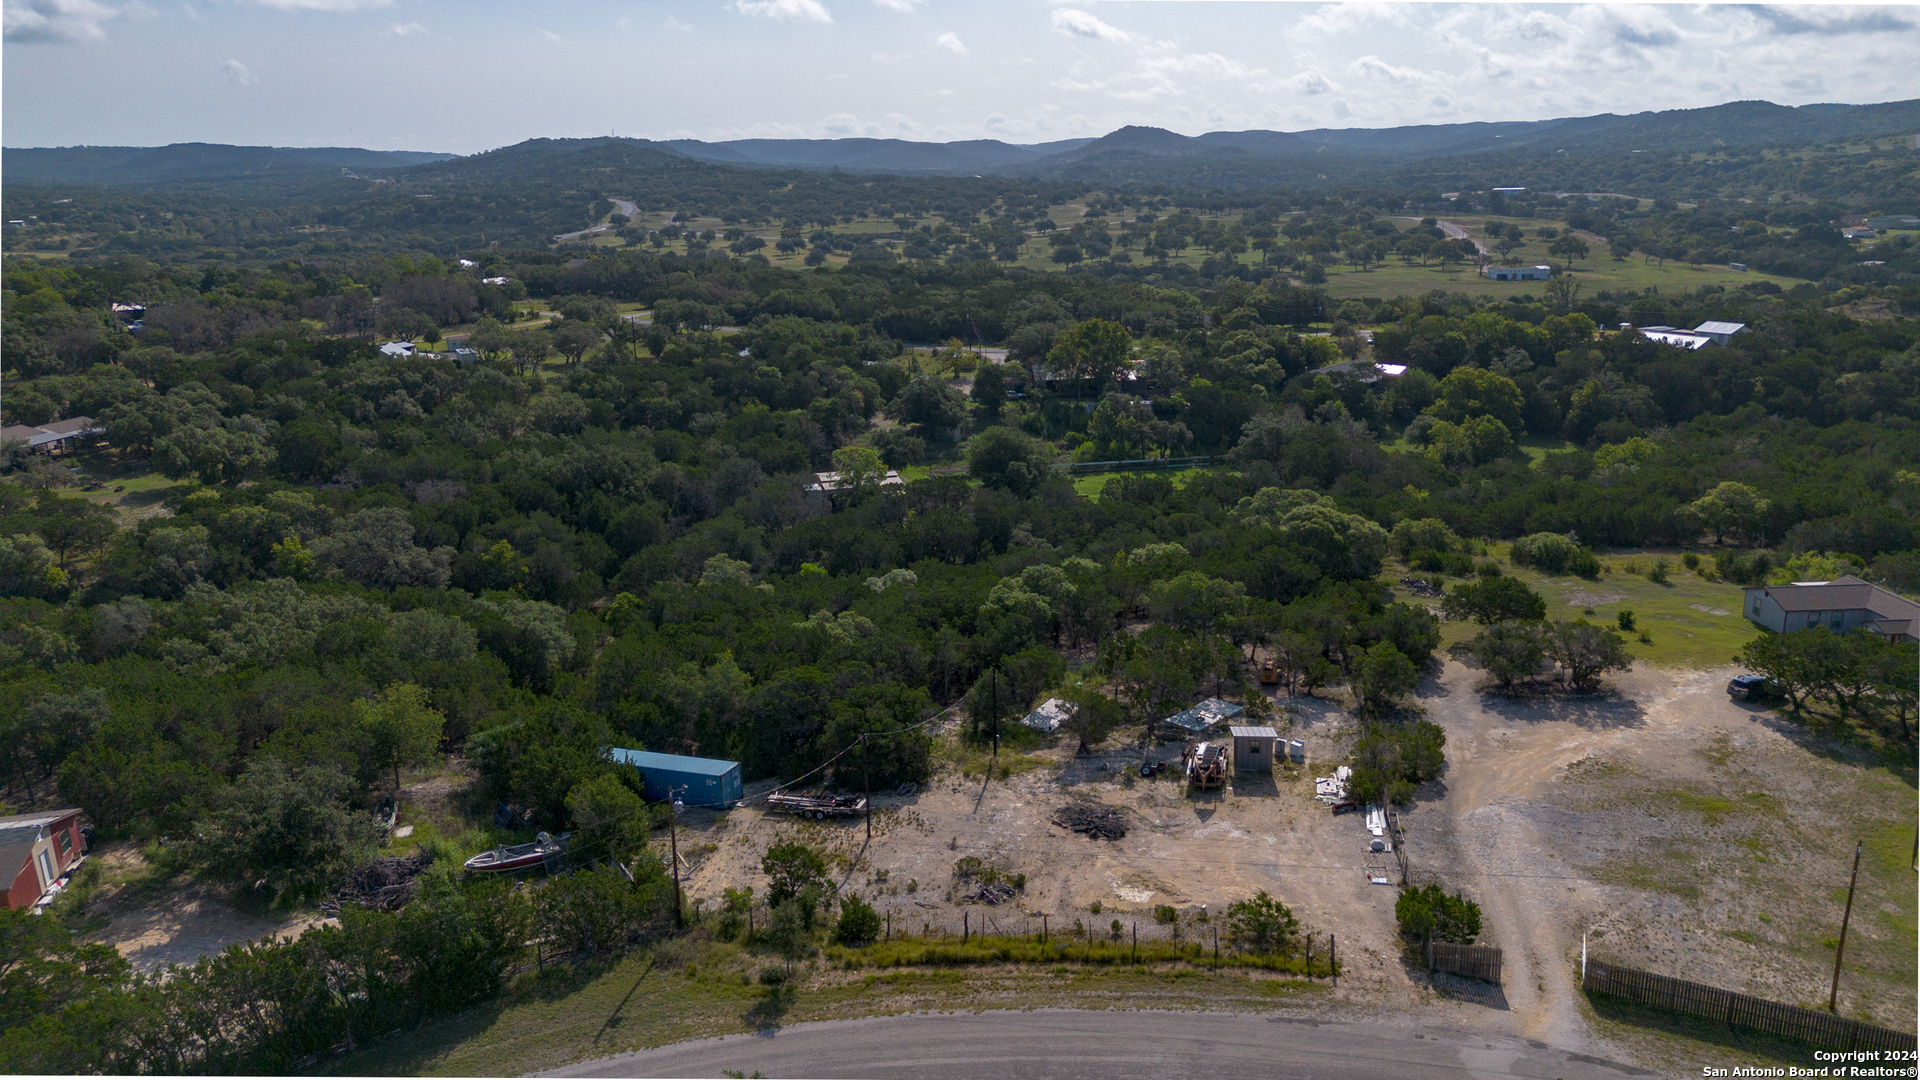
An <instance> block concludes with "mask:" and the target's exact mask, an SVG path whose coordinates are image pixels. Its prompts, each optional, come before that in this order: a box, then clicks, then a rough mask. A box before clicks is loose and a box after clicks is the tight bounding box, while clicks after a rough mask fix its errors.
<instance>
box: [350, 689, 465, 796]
mask: <svg viewBox="0 0 1920 1080" xmlns="http://www.w3.org/2000/svg"><path fill="white" fill-rule="evenodd" d="M429 700H430V699H429V697H428V694H427V691H426V690H425V689H423V688H422V687H419V686H415V685H414V684H412V683H394V684H392V685H391V686H388V687H387V688H386V689H385V690H383V691H381V692H380V693H378V694H376V695H374V696H373V697H372V698H363V699H361V700H359V701H356V702H354V703H353V718H354V725H355V726H356V727H357V728H358V729H359V731H360V737H361V738H362V739H364V740H365V741H366V746H367V756H368V760H369V761H370V763H371V764H372V766H373V767H374V768H375V769H391V770H393V787H394V790H396V791H398V790H399V789H400V769H401V767H402V766H406V765H421V764H424V763H426V762H427V761H429V760H431V759H432V757H433V755H434V754H435V753H437V752H438V751H439V749H440V731H441V729H442V728H443V727H444V726H445V724H446V718H445V717H444V716H441V715H440V713H439V712H438V711H436V710H435V709H434V708H433V706H432V705H431V704H429Z"/></svg>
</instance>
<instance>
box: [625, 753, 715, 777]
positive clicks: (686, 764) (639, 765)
mask: <svg viewBox="0 0 1920 1080" xmlns="http://www.w3.org/2000/svg"><path fill="white" fill-rule="evenodd" d="M607 756H608V757H610V758H612V759H613V760H614V761H616V762H619V763H620V764H622V765H631V766H633V767H634V768H636V769H640V770H643V771H644V770H647V769H671V770H673V771H674V772H685V773H699V774H701V775H703V776H725V775H726V774H727V773H729V772H732V771H733V770H735V769H737V768H739V767H740V763H739V762H737V761H721V760H720V759H719V758H704V757H687V756H686V755H684V754H656V753H654V752H653V751H651V750H627V749H623V748H621V747H618V746H615V747H610V748H609V749H608V750H607Z"/></svg>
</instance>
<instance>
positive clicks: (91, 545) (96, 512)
mask: <svg viewBox="0 0 1920 1080" xmlns="http://www.w3.org/2000/svg"><path fill="white" fill-rule="evenodd" d="M118 530H119V524H118V522H117V521H116V519H115V518H114V516H113V511H111V510H109V509H107V508H106V507H104V506H101V505H100V504H98V503H93V502H88V501H87V500H85V499H63V498H60V497H59V496H57V495H54V494H53V493H52V492H50V491H45V492H41V493H40V496H39V498H38V499H37V500H36V501H35V503H34V524H33V531H34V532H35V533H38V534H39V536H40V539H42V540H44V541H46V545H47V547H48V549H49V550H51V551H52V552H53V553H54V554H55V555H57V556H58V557H59V559H60V567H61V569H65V568H66V565H67V559H68V557H69V556H71V555H75V554H85V553H87V552H90V551H95V550H98V549H99V548H100V547H102V546H103V545H105V544H106V542H107V541H108V540H110V539H112V538H113V534H114V533H115V532H117V531H118Z"/></svg>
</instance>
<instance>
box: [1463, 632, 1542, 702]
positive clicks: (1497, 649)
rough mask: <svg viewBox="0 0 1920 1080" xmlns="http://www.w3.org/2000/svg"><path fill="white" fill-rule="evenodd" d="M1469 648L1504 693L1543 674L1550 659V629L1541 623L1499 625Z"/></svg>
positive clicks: (1475, 640)
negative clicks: (1544, 667) (1517, 683)
mask: <svg viewBox="0 0 1920 1080" xmlns="http://www.w3.org/2000/svg"><path fill="white" fill-rule="evenodd" d="M1467 647H1468V648H1469V649H1470V650H1471V651H1472V653H1473V658H1474V659H1475V660H1476V661H1478V662H1479V664H1480V666H1481V667H1483V668H1485V669H1486V670H1487V674H1489V675H1491V676H1493V678H1494V681H1495V682H1497V683H1499V684H1500V686H1501V688H1502V689H1506V688H1509V687H1511V686H1513V684H1514V683H1516V682H1519V681H1521V680H1523V679H1531V678H1533V677H1534V676H1535V675H1538V674H1540V669H1541V667H1542V665H1544V664H1545V663H1546V659H1547V637H1546V628H1545V627H1543V626H1541V625H1540V624H1539V623H1538V622H1496V623H1494V624H1493V625H1491V626H1489V627H1487V628H1486V629H1485V630H1482V631H1481V632H1480V633H1479V634H1476V635H1475V636H1474V638H1473V640H1472V641H1470V642H1468V644H1467Z"/></svg>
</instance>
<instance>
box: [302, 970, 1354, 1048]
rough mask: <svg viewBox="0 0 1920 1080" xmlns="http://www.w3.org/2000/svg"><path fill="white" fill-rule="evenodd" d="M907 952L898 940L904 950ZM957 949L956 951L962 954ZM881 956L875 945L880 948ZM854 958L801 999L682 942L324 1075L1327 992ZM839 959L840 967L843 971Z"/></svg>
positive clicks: (1263, 982) (797, 977)
mask: <svg viewBox="0 0 1920 1080" xmlns="http://www.w3.org/2000/svg"><path fill="white" fill-rule="evenodd" d="M899 944H900V943H897V942H896V943H895V945H896V946H897V945H899ZM952 944H953V945H954V946H955V947H957V946H958V942H954V943H952ZM881 948H883V946H875V950H879V949H881ZM847 960H848V956H847V955H846V951H845V950H833V951H832V952H831V953H829V955H828V956H827V957H825V958H821V959H817V960H815V961H809V962H807V963H805V964H802V965H797V966H796V967H795V970H794V976H793V983H792V984H790V985H792V986H793V987H794V989H791V990H787V991H784V992H781V991H776V990H773V989H770V988H768V987H765V986H761V985H759V984H758V979H757V978H756V975H757V973H758V972H759V971H761V970H764V969H766V968H768V967H772V966H775V965H776V964H777V961H775V960H774V959H773V958H772V957H771V956H762V955H759V954H757V953H754V952H750V951H748V950H746V949H743V948H741V947H740V946H739V945H736V944H732V943H722V942H711V941H699V940H695V939H683V940H681V941H677V942H671V943H668V944H666V945H662V946H660V947H658V948H656V949H655V950H653V951H651V952H648V953H641V954H635V955H632V956H629V957H627V958H626V959H625V960H622V961H620V962H618V963H616V964H613V965H611V966H607V967H599V968H595V967H582V968H580V969H571V968H568V967H566V966H565V965H558V966H555V967H550V968H548V969H547V970H545V971H543V972H540V973H538V974H532V973H529V974H528V975H526V976H523V977H522V978H521V980H520V982H519V983H518V984H517V985H515V986H514V987H513V988H512V989H511V990H510V991H509V992H508V993H507V994H506V995H505V996H504V997H503V998H502V999H501V1000H499V1001H497V1002H495V1003H493V1004H490V1005H487V1006H483V1007H480V1008H477V1009H473V1010H469V1011H468V1012H465V1013H462V1014H460V1015H459V1016H456V1017H453V1018H451V1019H449V1020H446V1021H443V1022H441V1023H438V1024H432V1025H428V1026H426V1027H424V1028H421V1029H419V1030H416V1031H412V1032H408V1033H407V1034H406V1035H405V1036H404V1037H401V1038H393V1039H389V1040H387V1041H385V1042H382V1043H381V1044H379V1045H377V1046H374V1047H370V1048H368V1049H365V1050H362V1051H361V1052H359V1053H356V1054H351V1055H345V1056H342V1057H338V1058H334V1059H332V1060H330V1061H327V1062H325V1063H324V1064H323V1065H320V1066H316V1067H315V1068H314V1070H313V1071H314V1072H315V1073H316V1074H325V1075H382V1076H403V1075H456V1076H458V1075H464V1076H508V1075H518V1074H524V1073H529V1072H533V1071H536V1070H540V1069H550V1068H555V1067H557V1066H560V1065H564V1064H567V1063H569V1062H572V1061H578V1060H582V1059H586V1058H594V1057H604V1056H606V1055H609V1054H617V1053H621V1052H623V1051H628V1050H638V1049H644V1048H647V1047H653V1046H664V1045H666V1044H668V1043H673V1042H680V1041H683V1040H686V1039H693V1038H705V1037H709V1036H713V1035H726V1034H732V1033H737V1032H749V1031H760V1030H765V1029H768V1028H771V1027H776V1026H779V1025H784V1024H796V1023H804V1022H806V1021H812V1020H832V1019H840V1018H845V1017H853V1016H876V1015H893V1014H898V1013H905V1012H916V1011H925V1010H933V1009H955V1008H961V1009H970V1010H977V1009H985V1008H1006V1009H1021V1008H1042V1007H1048V1006H1055V1007H1072V1008H1082V1009H1088V1008H1092V1009H1099V1008H1150V1007H1151V1008H1175V1009H1180V1008H1185V1009H1196V1008H1206V1009H1208V1010H1212V1011H1222V1010H1248V1011H1256V1010H1266V1009H1271V1008H1272V1007H1274V1006H1275V1005H1276V1004H1280V1003H1283V1002H1287V1001H1297V1002H1305V1001H1316V1000H1319V999H1320V998H1322V997H1323V996H1324V995H1325V994H1326V992H1327V990H1328V987H1327V986H1326V984H1324V983H1320V982H1309V981H1306V980H1303V979H1299V978H1290V977H1275V976H1273V975H1271V974H1270V973H1268V972H1265V971H1258V970H1255V971H1246V970H1237V969H1229V968H1222V969H1212V968H1210V967H1207V966H1204V965H1190V964H1185V963H1173V964H1157V965H1154V966H1151V967H1149V966H1147V965H1144V964H1142V965H1139V966H1133V965H1126V966H1115V967H1101V966H1088V965H1083V964H1081V963H1077V962H1075V963H1062V962H1057V961H1052V960H1050V961H1049V962H1047V963H1045V964H1034V965H1020V964H1004V963H1003V964H996V965H993V966H990V967H985V968H966V969H954V968H934V969H927V968H924V967H919V968H895V969H890V970H885V971H880V972H875V971H872V970H869V968H870V965H867V964H861V965H860V966H859V967H858V968H855V969H854V970H847V968H846V963H847ZM836 961H837V962H836Z"/></svg>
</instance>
